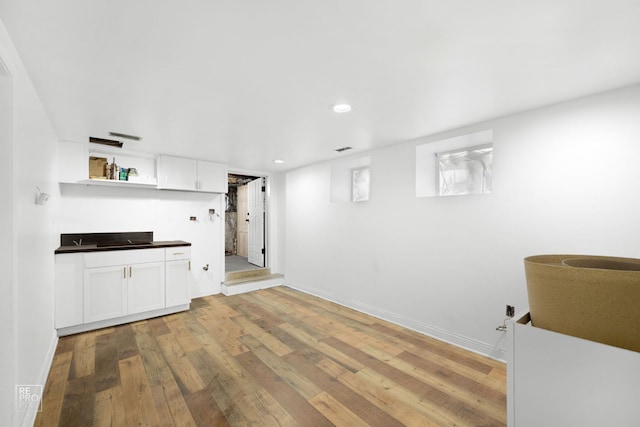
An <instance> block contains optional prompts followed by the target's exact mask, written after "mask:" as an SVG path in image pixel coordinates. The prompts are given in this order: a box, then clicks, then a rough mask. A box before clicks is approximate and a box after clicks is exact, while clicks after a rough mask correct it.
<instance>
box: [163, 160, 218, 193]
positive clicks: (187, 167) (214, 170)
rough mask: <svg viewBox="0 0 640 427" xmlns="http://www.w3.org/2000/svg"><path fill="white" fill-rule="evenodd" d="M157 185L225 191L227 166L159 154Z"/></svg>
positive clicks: (183, 188) (195, 189)
mask: <svg viewBox="0 0 640 427" xmlns="http://www.w3.org/2000/svg"><path fill="white" fill-rule="evenodd" d="M158 186H159V187H160V188H161V189H165V190H182V191H200V192H203V193H226V192H227V166H226V165H223V164H220V163H213V162H206V161H203V160H195V159H185V158H182V157H173V156H160V157H159V158H158Z"/></svg>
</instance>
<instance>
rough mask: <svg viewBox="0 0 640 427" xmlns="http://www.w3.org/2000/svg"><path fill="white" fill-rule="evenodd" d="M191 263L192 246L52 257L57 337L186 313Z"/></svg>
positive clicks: (82, 253)
mask: <svg viewBox="0 0 640 427" xmlns="http://www.w3.org/2000/svg"><path fill="white" fill-rule="evenodd" d="M190 259H191V248H190V246H172V247H167V248H152V249H130V250H113V251H111V250H109V251H97V252H77V253H66V254H56V257H55V260H56V261H55V264H56V283H55V286H56V287H55V327H56V329H57V330H58V335H60V336H62V335H68V334H72V333H77V332H83V331H88V330H92V329H98V328H103V327H106V326H112V325H117V324H121V323H126V322H131V321H135V320H141V319H146V318H149V317H154V316H161V315H165V314H170V313H175V312H178V311H182V310H187V309H188V308H189V304H190V302H191V297H190V295H191V294H190V288H189V283H190V277H191V272H190V265H191V261H190Z"/></svg>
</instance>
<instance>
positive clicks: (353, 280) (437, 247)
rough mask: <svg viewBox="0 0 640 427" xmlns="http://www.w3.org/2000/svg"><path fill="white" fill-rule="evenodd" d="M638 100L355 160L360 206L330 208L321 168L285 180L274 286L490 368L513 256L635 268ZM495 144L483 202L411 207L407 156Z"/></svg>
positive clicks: (588, 106)
mask: <svg viewBox="0 0 640 427" xmlns="http://www.w3.org/2000/svg"><path fill="white" fill-rule="evenodd" d="M638 117H640V86H634V87H631V88H626V89H622V90H617V91H613V92H609V93H605V94H600V95H596V96H592V97H587V98H583V99H579V100H575V101H572V102H567V103H563V104H559V105H555V106H550V107H547V108H543V109H538V110H535V111H530V112H525V113H522V114H517V115H514V116H510V117H506V118H502V119H497V120H493V121H489V122H486V123H481V124H478V125H474V126H469V127H467V128H464V129H458V130H455V131H452V132H447V133H445V134H441V135H436V136H432V137H428V138H422V139H420V140H417V141H410V142H405V143H402V144H399V145H395V146H392V147H388V148H384V149H379V150H374V151H371V152H367V153H364V154H362V155H363V156H364V155H367V156H371V198H370V200H369V201H368V202H366V203H356V204H353V203H330V202H329V200H330V194H329V191H330V186H331V182H330V176H331V166H332V164H331V162H329V163H323V164H317V165H312V166H309V167H305V168H302V169H299V170H295V171H292V172H289V173H287V174H286V197H287V202H286V212H285V214H284V216H285V217H286V227H285V230H284V231H283V235H284V236H285V239H286V240H285V241H286V243H285V258H286V269H285V273H286V280H287V283H288V284H289V285H290V286H293V287H297V288H300V289H303V290H306V291H308V292H312V293H315V294H318V295H321V296H323V297H326V298H328V299H331V300H334V301H337V302H340V303H343V304H346V305H349V306H352V307H355V308H358V309H360V310H363V311H367V312H370V313H372V314H375V315H377V316H380V317H384V318H387V319H389V320H392V321H394V322H397V323H400V324H403V325H405V326H408V327H411V328H414V329H416V330H420V331H423V332H426V333H429V334H432V335H434V336H437V337H440V338H443V339H446V340H448V341H451V342H453V343H456V344H458V345H462V346H465V347H467V348H470V349H472V350H475V351H479V352H482V353H484V354H488V355H490V356H493V357H497V358H504V350H505V346H506V344H505V337H504V335H503V333H501V332H498V331H496V330H495V328H496V326H498V325H499V324H501V323H502V320H503V319H504V306H505V304H507V303H508V304H512V305H515V306H516V309H517V310H520V309H523V308H526V306H527V298H526V284H525V279H524V273H523V261H522V259H523V258H524V257H525V256H528V255H533V254H542V253H584V254H602V255H617V256H627V257H640V246H639V245H638V243H637V236H638V235H640V221H638V216H639V214H640V198H639V197H637V193H638V188H639V187H640V163H639V160H638V159H640V143H639V142H640V120H638ZM484 129H493V131H494V182H493V193H492V194H490V195H472V196H452V197H440V198H437V197H436V198H434V197H423V198H416V197H415V147H416V145H418V144H422V143H425V142H432V141H437V140H440V139H444V138H448V137H453V136H457V135H461V134H464V133H470V132H475V131H479V130H484Z"/></svg>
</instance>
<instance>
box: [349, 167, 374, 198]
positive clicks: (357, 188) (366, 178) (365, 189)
mask: <svg viewBox="0 0 640 427" xmlns="http://www.w3.org/2000/svg"><path fill="white" fill-rule="evenodd" d="M370 182H371V169H370V168H369V167H368V166H365V167H361V168H354V169H351V201H352V202H365V201H367V200H369V186H370Z"/></svg>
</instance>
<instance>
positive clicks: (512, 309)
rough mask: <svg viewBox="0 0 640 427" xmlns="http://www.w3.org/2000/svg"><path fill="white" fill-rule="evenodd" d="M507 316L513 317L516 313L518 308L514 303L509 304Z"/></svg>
mask: <svg viewBox="0 0 640 427" xmlns="http://www.w3.org/2000/svg"><path fill="white" fill-rule="evenodd" d="M506 314H507V317H513V316H515V315H516V308H515V307H514V306H512V305H509V304H507V310H506Z"/></svg>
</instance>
